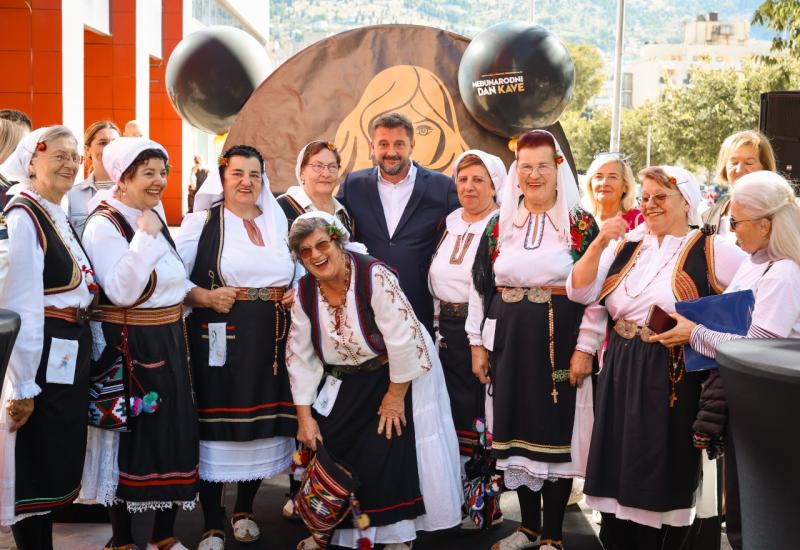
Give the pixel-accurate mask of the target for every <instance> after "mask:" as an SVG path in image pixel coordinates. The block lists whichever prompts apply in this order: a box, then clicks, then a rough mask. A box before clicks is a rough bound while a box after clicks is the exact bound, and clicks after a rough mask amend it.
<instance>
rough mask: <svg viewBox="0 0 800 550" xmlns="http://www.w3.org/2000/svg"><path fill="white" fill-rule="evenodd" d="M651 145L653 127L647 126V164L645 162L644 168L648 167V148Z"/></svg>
mask: <svg viewBox="0 0 800 550" xmlns="http://www.w3.org/2000/svg"><path fill="white" fill-rule="evenodd" d="M652 144H653V125H652V124H648V125H647V162H645V166H650V147H651V146H652Z"/></svg>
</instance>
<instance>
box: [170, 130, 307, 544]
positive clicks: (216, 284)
mask: <svg viewBox="0 0 800 550" xmlns="http://www.w3.org/2000/svg"><path fill="white" fill-rule="evenodd" d="M219 163H220V166H219V167H218V169H217V170H215V171H214V172H213V173H211V174H210V175H209V177H208V179H207V180H206V182H205V183H204V184H203V187H202V188H200V191H199V192H198V193H197V195H195V203H194V204H195V210H194V212H193V213H191V214H187V216H186V217H185V218H184V219H183V223H182V224H181V230H180V233H179V235H178V237H177V239H176V242H177V247H178V252H179V253H180V255H181V257H182V258H183V261H184V263H185V264H186V273H187V275H188V277H189V279H190V280H191V281H192V282H193V283H194V284H196V285H197V286H196V287H195V288H193V289H192V290H191V292H189V295H188V296H187V298H186V305H187V306H190V307H192V308H193V310H192V312H191V314H190V315H189V317H188V318H187V320H186V323H187V327H188V336H189V349H190V351H191V358H192V372H193V374H194V380H193V381H194V385H195V392H196V394H197V411H198V417H199V420H200V480H201V481H200V502H201V504H202V506H203V515H204V518H205V527H204V531H205V534H204V535H203V539H202V540H201V542H200V546H199V547H198V548H199V550H222V549H223V547H224V545H225V509H224V508H223V507H222V489H223V484H224V483H226V482H228V483H232V482H236V483H237V484H238V491H237V498H236V506H235V508H234V510H233V516H232V519H231V524H232V525H233V535H234V537H235V538H236V540H237V541H239V542H254V541H256V540H258V538H259V536H260V531H259V528H258V525H257V524H256V523H255V517H254V515H253V500H254V499H255V496H256V493H257V492H258V488H259V487H260V486H261V481H262V479H264V478H269V477H273V476H275V475H278V474H280V473H282V472H284V471H285V470H286V469H287V468H288V467H289V465H290V464H291V457H292V453H293V452H294V436H295V435H296V434H297V421H296V415H295V411H294V405H293V404H292V394H291V390H290V389H289V377H288V374H287V372H286V365H285V349H286V335H287V334H288V331H289V311H288V309H286V308H289V307H291V304H292V301H293V300H294V290H293V289H292V283H293V280H294V277H295V274H296V272H297V270H296V268H295V262H294V259H293V258H292V255H291V253H290V252H289V247H288V245H287V244H286V237H287V223H286V216H284V214H283V211H282V210H281V209H280V207H279V206H278V204H277V203H276V201H275V199H274V198H273V197H272V194H271V193H270V190H269V180H268V179H267V176H266V173H265V171H264V159H263V158H262V157H261V154H260V153H259V152H258V151H257V150H256V149H254V148H253V147H249V146H246V145H235V146H233V147H230V148H229V149H227V150H226V151H225V152H224V153H222V155H221V156H220V158H219Z"/></svg>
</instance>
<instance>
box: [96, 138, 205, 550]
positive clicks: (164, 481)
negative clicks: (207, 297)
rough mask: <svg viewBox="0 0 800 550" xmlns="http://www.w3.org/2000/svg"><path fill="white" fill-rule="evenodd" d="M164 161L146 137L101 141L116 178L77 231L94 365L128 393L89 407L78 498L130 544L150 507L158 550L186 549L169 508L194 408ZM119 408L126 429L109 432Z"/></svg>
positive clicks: (185, 496)
mask: <svg viewBox="0 0 800 550" xmlns="http://www.w3.org/2000/svg"><path fill="white" fill-rule="evenodd" d="M167 161H168V157H167V152H166V150H165V149H164V148H163V147H162V146H161V145H159V144H158V143H156V142H154V141H151V140H149V139H144V138H128V137H123V138H119V139H117V140H115V141H113V142H111V143H110V144H108V145H107V146H106V148H105V149H104V150H103V166H104V167H105V169H106V172H107V173H108V175H109V176H111V179H112V180H113V181H114V182H115V185H114V187H112V188H111V190H110V191H109V192H106V193H103V192H101V193H98V194H97V195H95V197H94V199H93V200H92V202H91V203H90V209H92V211H91V213H90V215H89V218H88V219H87V222H86V228H85V230H84V233H83V243H84V246H85V247H86V251H87V252H88V254H89V257H90V258H91V259H92V261H93V263H94V265H95V268H96V273H97V280H98V282H99V284H100V286H101V288H102V292H101V293H100V304H99V305H98V306H97V308H96V309H95V312H94V314H93V316H92V320H93V321H92V322H93V327H92V329H93V330H92V332H93V336H94V339H95V342H94V343H95V349H94V352H93V353H94V354H95V355H94V359H95V360H96V367H97V371H98V372H102V371H104V370H111V369H114V368H119V369H120V370H121V371H122V372H123V375H122V380H123V383H124V385H125V389H126V392H127V396H128V398H129V399H128V404H129V406H128V407H127V410H124V411H119V410H116V409H115V410H110V411H109V410H98V411H97V412H98V415H97V416H98V417H99V418H98V419H97V421H96V422H93V424H95V425H97V426H98V427H99V428H100V429H95V428H93V429H92V431H91V432H90V436H89V452H88V453H87V461H86V466H85V472H84V483H83V484H84V487H83V492H82V497H83V498H84V499H85V500H87V501H95V502H99V503H102V504H105V505H107V506H110V515H111V527H112V530H113V537H112V540H111V542H110V543H109V544H108V547H109V548H124V549H128V548H130V545H132V544H133V534H132V533H131V519H132V516H131V514H133V513H139V512H144V511H147V510H155V511H156V514H155V525H154V527H153V532H152V536H151V540H153V541H154V543H155V545H156V546H157V547H158V548H159V550H167V549H172V550H182V549H184V548H185V547H184V546H183V545H182V544H181V543H180V542H178V539H177V538H176V537H175V536H174V524H175V517H176V515H177V511H178V509H179V508H183V509H185V510H186V509H192V508H193V507H194V505H195V501H196V499H197V482H198V456H197V454H198V450H197V449H198V446H197V445H198V439H197V410H196V408H195V403H194V398H193V395H192V394H193V388H192V381H191V373H190V372H189V362H188V354H187V353H186V351H187V343H186V338H185V336H184V334H185V332H184V323H183V300H184V297H185V296H186V293H187V292H188V291H189V290H190V289H191V288H192V286H193V285H192V284H191V283H190V282H189V281H188V280H187V279H186V270H185V268H184V266H183V262H182V261H181V258H180V256H179V255H178V252H177V250H176V249H175V245H174V243H173V241H172V238H171V237H170V234H169V230H168V228H167V226H166V224H165V222H164V220H163V219H162V218H161V217H160V216H159V215H158V213H157V211H158V207H159V205H160V202H161V196H162V194H163V192H164V189H165V188H166V186H167V173H168V171H169V166H168V164H167ZM95 321H97V322H98V323H97V325H94V323H95ZM121 414H122V415H126V416H127V419H126V426H127V431H114V430H115V428H116V429H119V424H120V422H119V421H120V420H122V419H121V418H120V415H121Z"/></svg>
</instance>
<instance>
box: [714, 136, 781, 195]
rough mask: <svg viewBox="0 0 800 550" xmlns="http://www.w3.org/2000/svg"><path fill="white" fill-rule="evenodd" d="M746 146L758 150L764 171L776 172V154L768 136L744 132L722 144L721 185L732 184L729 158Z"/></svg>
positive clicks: (719, 169)
mask: <svg viewBox="0 0 800 550" xmlns="http://www.w3.org/2000/svg"><path fill="white" fill-rule="evenodd" d="M744 145H750V146H751V147H752V148H753V149H755V150H756V154H757V155H758V160H759V162H761V168H762V170H768V171H770V172H775V170H776V163H775V152H774V151H773V150H772V145H771V144H770V142H769V139H768V138H767V136H765V135H764V134H762V133H761V132H756V131H755V130H742V131H741V132H736V133H735V134H731V135H729V136H728V137H726V138H725V141H723V142H722V146H721V147H720V149H719V157H717V180H718V181H719V183H724V184H728V183H730V182H729V180H728V157H730V156H731V155H732V154H733V152H734V151H736V149H738V148H739V147H742V146H744Z"/></svg>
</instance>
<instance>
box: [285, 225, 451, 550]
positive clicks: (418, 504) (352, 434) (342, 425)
mask: <svg viewBox="0 0 800 550" xmlns="http://www.w3.org/2000/svg"><path fill="white" fill-rule="evenodd" d="M349 239H350V234H349V232H348V231H347V229H346V228H345V227H344V225H343V224H342V223H341V222H340V221H339V220H338V218H335V217H334V216H332V215H330V214H328V213H325V212H310V213H308V214H303V215H301V216H300V217H298V218H297V220H295V223H294V225H292V229H291V231H290V233H289V246H290V247H291V249H292V252H293V253H294V254H295V256H296V257H298V258H300V259H301V260H302V262H303V265H304V266H305V268H306V270H307V274H306V275H305V276H304V277H303V278H302V279H301V280H300V284H299V286H298V290H297V294H298V297H297V300H296V301H295V305H294V308H293V309H292V329H291V332H290V333H289V344H288V346H287V351H286V364H287V367H288V369H289V377H290V379H291V382H292V395H293V397H294V403H295V405H296V406H297V420H298V425H299V426H298V432H297V439H298V440H300V441H301V442H302V443H304V444H305V445H307V446H308V447H309V448H311V449H315V450H316V449H317V447H318V445H320V444H322V445H323V446H324V448H325V450H326V451H327V452H328V453H329V454H330V456H331V457H333V458H334V459H335V460H338V461H341V463H342V464H344V465H347V467H348V468H350V469H351V470H352V471H353V473H354V474H355V475H356V476H357V478H358V480H359V481H360V486H359V488H358V489H357V490H356V493H355V496H356V497H357V499H358V502H359V503H360V508H361V512H362V513H364V514H366V515H368V516H369V527H368V528H365V529H364V530H363V531H362V532H361V533H359V532H358V531H357V530H355V529H351V528H349V527H350V521H349V520H345V522H344V523H342V524H340V526H339V528H337V529H336V531H335V532H334V533H333V534H332V539H331V540H330V543H331V545H336V546H344V547H346V548H363V547H364V546H363V542H365V541H361V542H360V541H359V538H367V539H369V540H370V541H372V543H379V544H384V546H383V548H385V549H386V550H408V549H410V548H411V545H412V541H413V540H414V539H416V536H417V535H416V533H417V531H418V530H425V531H432V530H439V529H447V528H449V527H453V526H455V525H457V524H458V523H459V522H460V521H461V511H460V505H461V501H462V499H463V496H462V493H461V481H460V475H459V462H458V442H457V440H456V434H455V429H454V428H453V420H452V416H451V413H450V405H449V402H448V398H447V388H446V386H445V382H444V375H443V373H442V366H441V364H440V362H439V359H438V357H437V355H436V350H435V348H434V345H433V341H432V340H431V337H430V335H429V334H428V332H427V331H426V330H425V328H424V327H423V325H422V324H421V323H420V321H419V320H418V319H417V317H416V315H415V314H414V310H413V309H412V307H411V304H410V302H409V301H408V298H407V297H406V296H405V294H404V293H403V291H402V290H401V289H400V285H399V283H398V280H397V276H396V275H395V273H394V272H393V271H392V270H391V269H390V268H389V267H388V266H386V265H385V264H384V263H383V262H380V261H379V260H376V259H375V258H372V257H370V256H367V255H365V254H364V253H363V252H364V247H363V245H357V243H350V242H349ZM321 382H322V383H323V384H324V385H323V386H321V385H320V383H321ZM323 388H324V389H323ZM333 388H336V389H333ZM318 390H319V391H318ZM306 502H308V503H309V504H310V505H313V504H314V503H315V501H311V500H308V501H306ZM312 513H318V514H319V515H320V516H325V515H326V510H325V509H322V510H318V509H316V508H315V509H314V510H312ZM315 537H316V538H315ZM320 540H321V536H320V533H318V532H312V536H311V537H308V538H306V539H304V540H302V541H301V542H300V544H298V546H297V548H298V550H316V549H318V548H320V547H321V545H320Z"/></svg>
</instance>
